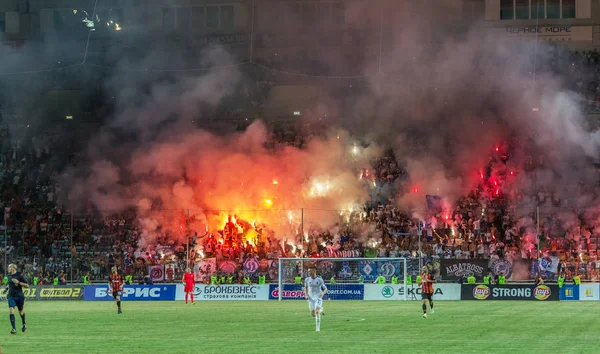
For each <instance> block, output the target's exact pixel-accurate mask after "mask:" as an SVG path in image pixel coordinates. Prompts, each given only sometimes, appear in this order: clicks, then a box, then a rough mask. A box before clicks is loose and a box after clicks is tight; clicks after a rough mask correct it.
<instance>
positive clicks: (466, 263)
mask: <svg viewBox="0 0 600 354" xmlns="http://www.w3.org/2000/svg"><path fill="white" fill-rule="evenodd" d="M487 272H488V260H485V259H442V261H441V262H440V275H441V277H442V279H443V280H452V281H460V280H461V279H467V277H469V275H471V274H473V275H475V278H477V279H483V276H484V275H485V274H487Z"/></svg>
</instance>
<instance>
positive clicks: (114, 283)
mask: <svg viewBox="0 0 600 354" xmlns="http://www.w3.org/2000/svg"><path fill="white" fill-rule="evenodd" d="M108 290H109V292H112V297H113V298H114V299H115V300H116V301H117V308H118V309H119V311H118V313H119V314H122V313H123V311H121V293H122V292H123V277H121V274H119V273H118V272H117V267H112V274H111V275H110V276H109V277H108Z"/></svg>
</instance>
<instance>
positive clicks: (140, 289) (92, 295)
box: [83, 284, 176, 301]
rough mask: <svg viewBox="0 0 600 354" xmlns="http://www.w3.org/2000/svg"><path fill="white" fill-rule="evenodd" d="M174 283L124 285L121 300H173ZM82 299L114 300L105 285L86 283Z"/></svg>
mask: <svg viewBox="0 0 600 354" xmlns="http://www.w3.org/2000/svg"><path fill="white" fill-rule="evenodd" d="M175 292H176V285H175V284H159V285H125V286H124V287H123V293H122V294H121V300H123V301H136V300H137V301H173V300H175ZM83 299H84V300H86V301H101V300H104V301H111V300H114V298H113V297H112V293H111V292H110V291H109V290H108V286H107V285H87V286H85V289H84V295H83Z"/></svg>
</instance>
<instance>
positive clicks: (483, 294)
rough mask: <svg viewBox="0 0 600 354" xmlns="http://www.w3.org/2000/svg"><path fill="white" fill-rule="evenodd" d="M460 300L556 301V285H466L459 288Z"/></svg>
mask: <svg viewBox="0 0 600 354" xmlns="http://www.w3.org/2000/svg"><path fill="white" fill-rule="evenodd" d="M460 298H461V300H539V301H544V300H547V301H557V300H558V299H559V291H558V285H556V284H550V285H538V286H536V285H535V284H507V285H468V284H463V285H462V288H461V297H460Z"/></svg>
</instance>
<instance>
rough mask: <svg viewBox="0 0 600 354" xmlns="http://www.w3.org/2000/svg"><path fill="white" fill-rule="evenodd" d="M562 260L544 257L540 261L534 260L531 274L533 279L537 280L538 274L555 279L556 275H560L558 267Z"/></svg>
mask: <svg viewBox="0 0 600 354" xmlns="http://www.w3.org/2000/svg"><path fill="white" fill-rule="evenodd" d="M559 263H560V260H559V259H558V257H543V258H540V259H534V260H533V261H532V262H531V274H530V276H531V277H532V278H535V276H536V275H537V273H538V272H540V274H541V275H542V276H543V277H544V278H554V275H555V274H556V273H558V265H559Z"/></svg>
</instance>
